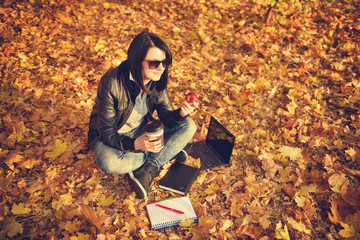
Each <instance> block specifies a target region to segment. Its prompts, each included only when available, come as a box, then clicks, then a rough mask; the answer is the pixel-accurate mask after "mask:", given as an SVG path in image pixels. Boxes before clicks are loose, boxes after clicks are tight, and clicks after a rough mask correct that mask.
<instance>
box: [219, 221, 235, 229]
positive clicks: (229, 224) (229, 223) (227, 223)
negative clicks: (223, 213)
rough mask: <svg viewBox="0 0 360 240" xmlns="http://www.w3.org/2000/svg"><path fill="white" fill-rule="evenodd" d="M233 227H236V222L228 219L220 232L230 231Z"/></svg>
mask: <svg viewBox="0 0 360 240" xmlns="http://www.w3.org/2000/svg"><path fill="white" fill-rule="evenodd" d="M232 225H234V222H233V221H231V220H229V219H226V220H225V222H224V224H223V225H222V227H221V228H220V230H226V229H228V228H229V227H231V226H232Z"/></svg>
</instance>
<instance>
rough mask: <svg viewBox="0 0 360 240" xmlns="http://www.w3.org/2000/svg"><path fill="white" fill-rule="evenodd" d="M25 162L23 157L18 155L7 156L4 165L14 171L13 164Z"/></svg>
mask: <svg viewBox="0 0 360 240" xmlns="http://www.w3.org/2000/svg"><path fill="white" fill-rule="evenodd" d="M24 160H25V157H24V156H23V155H20V154H17V153H15V154H9V156H8V158H7V159H6V160H5V163H6V165H8V167H9V168H10V169H11V170H13V171H14V163H18V162H22V161H24Z"/></svg>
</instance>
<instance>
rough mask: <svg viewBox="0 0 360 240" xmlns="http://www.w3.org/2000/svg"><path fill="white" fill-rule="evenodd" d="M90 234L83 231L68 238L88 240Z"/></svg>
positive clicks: (71, 239)
mask: <svg viewBox="0 0 360 240" xmlns="http://www.w3.org/2000/svg"><path fill="white" fill-rule="evenodd" d="M89 239H90V236H89V235H88V234H84V233H77V236H71V237H70V240H89Z"/></svg>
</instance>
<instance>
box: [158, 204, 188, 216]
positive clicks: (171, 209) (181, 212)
mask: <svg viewBox="0 0 360 240" xmlns="http://www.w3.org/2000/svg"><path fill="white" fill-rule="evenodd" d="M155 205H156V206H157V207H161V208H163V209H166V210H169V211H172V212H174V213H178V214H185V213H184V212H183V211H180V210H177V209H173V208H169V207H165V206H163V205H160V204H155Z"/></svg>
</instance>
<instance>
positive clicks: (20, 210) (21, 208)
mask: <svg viewBox="0 0 360 240" xmlns="http://www.w3.org/2000/svg"><path fill="white" fill-rule="evenodd" d="M11 212H12V213H13V214H15V215H21V214H28V213H30V212H31V209H30V208H27V207H25V204H24V203H19V205H16V203H14V204H13V206H12V209H11Z"/></svg>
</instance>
